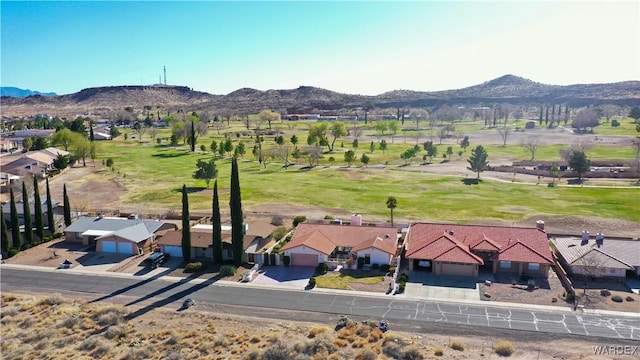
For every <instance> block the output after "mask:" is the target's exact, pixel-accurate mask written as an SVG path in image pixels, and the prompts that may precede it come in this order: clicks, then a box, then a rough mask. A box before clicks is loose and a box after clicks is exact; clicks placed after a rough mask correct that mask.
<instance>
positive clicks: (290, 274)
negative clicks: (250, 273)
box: [252, 266, 316, 289]
mask: <svg viewBox="0 0 640 360" xmlns="http://www.w3.org/2000/svg"><path fill="white" fill-rule="evenodd" d="M315 271H316V269H315V268H314V267H310V266H264V267H262V268H261V269H260V273H259V274H258V276H257V277H256V278H255V279H253V281H252V283H253V284H261V285H273V286H283V287H287V288H295V289H304V288H305V287H306V286H307V284H308V283H309V278H310V277H312V276H313V274H314V273H315Z"/></svg>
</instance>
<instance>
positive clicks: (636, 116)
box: [629, 106, 640, 123]
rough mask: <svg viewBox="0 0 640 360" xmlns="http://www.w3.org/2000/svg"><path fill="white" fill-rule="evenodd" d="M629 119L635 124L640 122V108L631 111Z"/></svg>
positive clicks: (635, 107)
mask: <svg viewBox="0 0 640 360" xmlns="http://www.w3.org/2000/svg"><path fill="white" fill-rule="evenodd" d="M629 117H630V118H632V119H633V121H634V122H636V123H637V122H638V120H640V106H634V107H632V108H631V110H630V111H629Z"/></svg>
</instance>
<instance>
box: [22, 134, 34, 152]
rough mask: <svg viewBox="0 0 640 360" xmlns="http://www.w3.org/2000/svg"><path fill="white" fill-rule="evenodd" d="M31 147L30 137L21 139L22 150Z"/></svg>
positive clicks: (27, 149) (25, 150) (24, 150)
mask: <svg viewBox="0 0 640 360" xmlns="http://www.w3.org/2000/svg"><path fill="white" fill-rule="evenodd" d="M32 147H33V140H31V138H29V137H28V138H25V139H24V140H23V141H22V151H23V152H28V151H29V150H31V148H32Z"/></svg>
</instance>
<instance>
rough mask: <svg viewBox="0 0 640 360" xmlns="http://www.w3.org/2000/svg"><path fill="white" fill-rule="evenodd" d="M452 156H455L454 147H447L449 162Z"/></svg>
mask: <svg viewBox="0 0 640 360" xmlns="http://www.w3.org/2000/svg"><path fill="white" fill-rule="evenodd" d="M451 155H453V147H452V146H449V147H447V156H448V157H449V160H451Z"/></svg>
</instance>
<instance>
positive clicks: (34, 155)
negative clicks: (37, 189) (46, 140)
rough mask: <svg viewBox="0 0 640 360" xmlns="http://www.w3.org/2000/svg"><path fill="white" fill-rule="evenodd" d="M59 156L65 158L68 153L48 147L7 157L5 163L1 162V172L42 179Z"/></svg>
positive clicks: (52, 167) (51, 168)
mask: <svg viewBox="0 0 640 360" xmlns="http://www.w3.org/2000/svg"><path fill="white" fill-rule="evenodd" d="M59 154H61V155H63V156H67V155H69V152H67V151H64V150H60V149H56V148H52V147H49V148H46V149H43V150H37V151H29V152H26V153H24V154H20V155H19V156H11V157H7V161H6V162H4V161H3V162H2V171H4V172H7V173H10V174H13V175H18V176H21V177H24V176H34V175H35V176H38V177H40V178H44V177H45V176H46V175H47V173H48V172H49V171H50V170H53V169H54V166H53V162H54V161H55V160H56V158H57V157H58V155H59Z"/></svg>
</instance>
